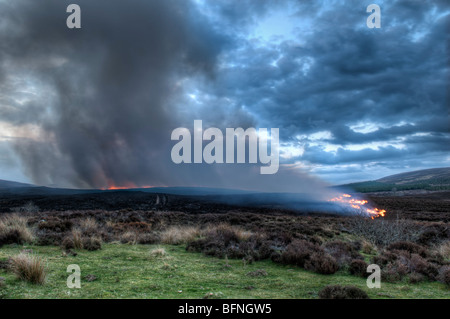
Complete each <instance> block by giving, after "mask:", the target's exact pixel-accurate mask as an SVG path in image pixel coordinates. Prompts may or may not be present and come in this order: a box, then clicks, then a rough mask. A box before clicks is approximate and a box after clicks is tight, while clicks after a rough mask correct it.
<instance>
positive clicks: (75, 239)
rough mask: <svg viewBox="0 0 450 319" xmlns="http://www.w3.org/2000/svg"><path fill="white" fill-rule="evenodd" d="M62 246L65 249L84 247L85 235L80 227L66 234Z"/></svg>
mask: <svg viewBox="0 0 450 319" xmlns="http://www.w3.org/2000/svg"><path fill="white" fill-rule="evenodd" d="M61 246H62V247H63V248H64V249H66V250H67V249H83V236H82V234H81V231H80V230H79V229H74V230H72V231H71V232H70V234H69V235H68V236H66V237H65V238H64V239H63V241H62V244H61Z"/></svg>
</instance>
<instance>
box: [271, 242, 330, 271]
mask: <svg viewBox="0 0 450 319" xmlns="http://www.w3.org/2000/svg"><path fill="white" fill-rule="evenodd" d="M316 252H323V250H322V249H321V248H320V246H318V245H315V244H312V243H310V242H309V241H306V240H295V241H293V242H292V243H290V244H289V245H288V246H287V247H286V249H285V250H284V251H283V252H282V253H281V256H280V259H279V261H280V263H282V264H289V265H295V266H299V267H302V268H303V267H305V264H306V262H307V261H308V260H309V259H310V258H311V256H312V254H314V253H316Z"/></svg>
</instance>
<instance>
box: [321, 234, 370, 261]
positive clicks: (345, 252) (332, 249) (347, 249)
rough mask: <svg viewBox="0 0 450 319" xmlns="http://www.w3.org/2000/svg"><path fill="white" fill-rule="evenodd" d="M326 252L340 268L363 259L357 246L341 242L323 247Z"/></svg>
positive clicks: (333, 242) (326, 244) (330, 243)
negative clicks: (355, 260) (354, 260)
mask: <svg viewBox="0 0 450 319" xmlns="http://www.w3.org/2000/svg"><path fill="white" fill-rule="evenodd" d="M323 248H324V250H325V252H327V253H328V254H330V255H331V256H332V257H334V259H336V261H337V262H338V264H339V266H341V267H342V266H345V265H348V264H349V263H350V262H351V261H352V260H353V259H363V257H362V256H361V255H360V254H359V253H358V251H357V249H356V247H355V245H352V244H350V243H346V242H343V241H340V240H336V241H331V242H327V243H325V244H324V245H323Z"/></svg>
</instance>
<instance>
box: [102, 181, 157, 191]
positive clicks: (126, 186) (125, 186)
mask: <svg viewBox="0 0 450 319" xmlns="http://www.w3.org/2000/svg"><path fill="white" fill-rule="evenodd" d="M152 187H153V186H147V185H146V186H138V185H136V184H134V183H131V182H126V183H124V184H122V185H120V186H119V185H116V184H115V183H114V182H112V181H110V180H108V187H106V188H104V190H120V189H133V188H152Z"/></svg>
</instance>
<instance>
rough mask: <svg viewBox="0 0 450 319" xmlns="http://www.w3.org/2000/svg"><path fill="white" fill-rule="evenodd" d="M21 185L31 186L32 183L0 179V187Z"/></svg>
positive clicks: (19, 186) (18, 186) (17, 186)
mask: <svg viewBox="0 0 450 319" xmlns="http://www.w3.org/2000/svg"><path fill="white" fill-rule="evenodd" d="M21 187H33V185H31V184H25V183H18V182H11V181H5V180H3V179H0V188H21Z"/></svg>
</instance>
